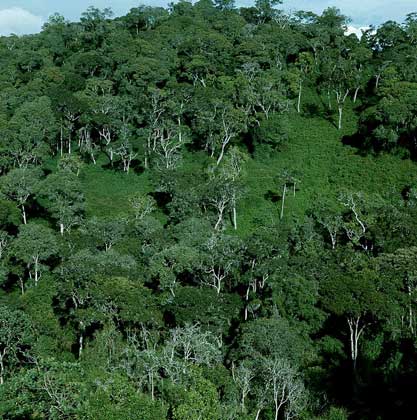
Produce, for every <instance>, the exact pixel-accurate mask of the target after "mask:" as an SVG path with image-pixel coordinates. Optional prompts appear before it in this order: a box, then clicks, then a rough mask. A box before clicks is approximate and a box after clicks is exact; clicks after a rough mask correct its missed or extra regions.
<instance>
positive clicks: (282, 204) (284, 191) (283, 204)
mask: <svg viewBox="0 0 417 420" xmlns="http://www.w3.org/2000/svg"><path fill="white" fill-rule="evenodd" d="M286 193H287V184H284V189H283V191H282V201H281V214H280V217H279V218H280V219H282V218H283V217H284V206H285V195H286Z"/></svg>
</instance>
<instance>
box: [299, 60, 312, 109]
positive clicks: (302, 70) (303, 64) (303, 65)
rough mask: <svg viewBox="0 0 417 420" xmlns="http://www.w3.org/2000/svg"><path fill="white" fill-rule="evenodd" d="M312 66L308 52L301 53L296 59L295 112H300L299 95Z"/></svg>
mask: <svg viewBox="0 0 417 420" xmlns="http://www.w3.org/2000/svg"><path fill="white" fill-rule="evenodd" d="M313 65H314V58H313V57H312V55H311V54H310V53H308V52H301V53H300V54H299V56H298V57H297V61H296V63H295V66H296V69H297V79H298V99H297V112H298V113H300V111H301V94H302V89H303V83H304V81H305V79H306V78H307V76H308V75H309V73H311V71H312V68H313Z"/></svg>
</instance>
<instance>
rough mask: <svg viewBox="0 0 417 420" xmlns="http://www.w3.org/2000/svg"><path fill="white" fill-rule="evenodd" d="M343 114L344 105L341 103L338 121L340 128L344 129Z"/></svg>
mask: <svg viewBox="0 0 417 420" xmlns="http://www.w3.org/2000/svg"><path fill="white" fill-rule="evenodd" d="M342 114H343V106H341V105H339V123H338V129H339V130H341V129H342Z"/></svg>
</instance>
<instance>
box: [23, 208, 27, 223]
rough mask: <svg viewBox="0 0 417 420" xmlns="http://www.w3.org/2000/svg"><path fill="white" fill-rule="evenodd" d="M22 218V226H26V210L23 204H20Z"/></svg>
mask: <svg viewBox="0 0 417 420" xmlns="http://www.w3.org/2000/svg"><path fill="white" fill-rule="evenodd" d="M22 218H23V224H24V225H26V224H27V220H26V209H25V206H24V204H22Z"/></svg>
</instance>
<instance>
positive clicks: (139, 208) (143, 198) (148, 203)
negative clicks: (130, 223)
mask: <svg viewBox="0 0 417 420" xmlns="http://www.w3.org/2000/svg"><path fill="white" fill-rule="evenodd" d="M129 204H130V207H131V209H132V211H133V214H134V217H135V220H143V219H144V218H145V217H146V216H148V215H149V214H151V213H152V212H153V211H154V210H155V208H156V202H155V200H154V199H153V198H152V197H151V196H149V195H145V194H141V193H136V194H133V195H132V196H130V197H129Z"/></svg>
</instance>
